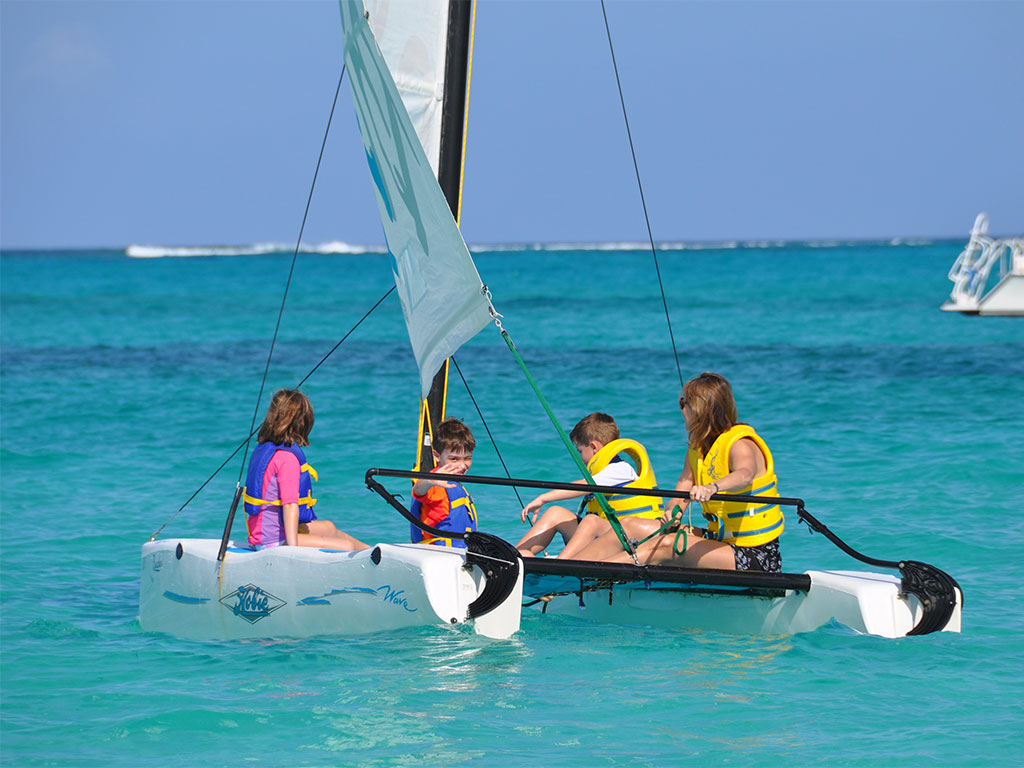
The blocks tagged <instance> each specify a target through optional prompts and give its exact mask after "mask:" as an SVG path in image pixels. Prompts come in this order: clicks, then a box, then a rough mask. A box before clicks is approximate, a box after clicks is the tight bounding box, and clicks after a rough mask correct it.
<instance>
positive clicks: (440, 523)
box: [409, 419, 476, 548]
mask: <svg viewBox="0 0 1024 768" xmlns="http://www.w3.org/2000/svg"><path fill="white" fill-rule="evenodd" d="M431 447H432V452H433V454H434V463H435V464H436V465H437V466H435V467H434V469H432V470H431V472H439V473H441V474H445V475H464V474H466V472H468V471H469V468H470V467H471V466H473V450H474V449H475V448H476V440H475V439H474V438H473V433H472V431H470V429H469V427H467V426H466V425H465V424H463V423H462V422H461V421H459V420H458V419H445V420H444V421H442V422H441V423H440V424H438V426H437V429H436V430H435V432H434V435H433V438H432V446H431ZM410 511H411V512H412V513H413V514H414V515H415V516H416V517H418V518H419V519H420V521H422V522H423V523H424V524H425V525H429V526H431V527H432V528H437V529H440V530H442V531H453V532H457V533H468V532H471V531H475V530H476V507H474V506H473V497H472V496H470V495H469V493H467V492H466V489H465V488H464V487H463V486H462V483H449V482H446V481H444V480H426V479H423V480H417V481H416V483H415V484H414V485H413V487H412V505H411V508H410ZM409 527H410V529H411V534H412V542H413V543H414V544H435V545H437V546H444V547H459V548H465V546H466V543H465V542H464V541H463V540H462V539H455V538H448V537H444V536H436V535H434V534H432V533H428V532H427V531H424V530H421V529H420V528H417V527H416V526H415V525H410V526H409Z"/></svg>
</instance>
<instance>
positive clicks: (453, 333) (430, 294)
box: [139, 0, 963, 639]
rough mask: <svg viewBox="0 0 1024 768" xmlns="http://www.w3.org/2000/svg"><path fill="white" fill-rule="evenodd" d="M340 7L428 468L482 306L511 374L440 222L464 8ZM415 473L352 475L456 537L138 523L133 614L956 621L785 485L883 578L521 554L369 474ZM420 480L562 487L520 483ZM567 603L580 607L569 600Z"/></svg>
mask: <svg viewBox="0 0 1024 768" xmlns="http://www.w3.org/2000/svg"><path fill="white" fill-rule="evenodd" d="M341 15H342V24H343V27H344V33H345V67H346V71H347V73H348V75H349V82H350V85H351V88H352V95H353V101H354V104H355V109H356V113H357V116H358V119H359V127H360V132H361V134H362V138H363V144H364V148H365V150H366V158H367V162H368V165H369V169H370V174H371V176H372V178H373V181H374V187H375V190H376V196H377V202H378V207H379V209H380V214H381V221H382V223H383V226H384V232H385V237H386V240H387V244H388V250H389V253H390V254H391V256H392V268H393V271H394V275H395V282H396V287H397V289H398V293H399V297H400V299H401V303H402V310H403V313H404V315H405V320H406V324H407V327H408V329H409V336H410V342H411V344H412V347H413V351H414V354H415V357H416V361H417V364H418V366H419V371H420V384H421V394H422V395H423V400H422V403H421V409H420V435H421V438H420V447H419V452H420V456H421V461H420V462H419V463H418V465H417V466H418V467H419V466H420V465H422V466H423V467H425V468H429V467H430V466H432V465H431V464H430V463H429V459H427V457H429V455H430V435H431V434H432V433H433V429H434V427H435V426H436V424H437V423H439V421H440V420H441V419H442V418H443V416H444V389H445V386H446V376H447V359H448V358H449V357H450V356H451V355H453V354H454V353H455V352H456V350H458V348H459V347H460V346H461V345H462V344H463V343H464V342H465V341H467V340H468V339H470V338H471V337H473V336H474V335H475V334H476V333H477V332H478V331H480V330H481V329H482V328H483V327H484V326H486V325H487V324H489V323H491V322H492V321H493V322H494V323H495V325H496V327H497V328H498V329H499V330H500V332H501V334H502V337H503V339H504V340H505V341H506V342H507V343H508V346H509V349H510V350H511V351H512V352H513V354H514V356H515V357H516V360H517V361H518V362H519V364H520V365H521V366H523V368H524V371H525V364H523V363H522V359H521V358H520V357H519V355H518V353H517V352H516V350H515V345H514V344H513V343H512V341H511V339H510V337H509V336H508V334H507V332H506V331H505V330H504V328H502V326H501V323H500V317H501V316H500V315H498V314H497V313H496V312H495V310H494V308H493V306H492V304H491V299H490V293H489V291H488V290H487V288H486V287H485V286H484V285H483V284H482V282H481V280H480V277H479V275H478V274H477V271H476V267H475V266H474V264H473V261H472V258H471V257H470V254H469V251H468V249H467V248H466V245H465V243H464V241H463V240H462V236H461V234H460V232H459V229H458V225H457V219H458V207H459V196H460V186H461V175H462V174H461V164H462V144H463V136H462V134H463V126H464V120H465V109H466V93H467V88H468V81H467V60H468V55H469V48H470V45H471V39H472V35H471V32H472V6H471V4H470V3H468V2H460V1H459V0H452V1H451V2H449V1H448V0H438V1H436V2H435V1H432V2H429V3H428V2H426V1H424V2H399V3H390V2H386V1H385V0H378V1H377V2H372V1H371V0H367V1H366V3H365V7H364V2H363V0H341ZM438 276H443V277H442V278H441V279H437V278H438ZM527 377H528V378H530V377H529V375H528V376H527ZM532 383H533V382H532V379H531V384H532ZM538 394H539V392H538ZM542 402H543V400H542ZM545 405H546V404H545ZM552 418H553V417H552ZM563 439H566V438H564V433H563ZM570 452H571V453H572V454H573V455H574V456H575V455H576V454H575V451H571V450H570ZM424 475H425V473H424V472H421V471H412V472H407V471H399V470H389V469H376V468H375V469H370V470H368V471H367V473H366V483H367V486H368V487H369V488H371V489H372V490H374V491H376V492H377V493H378V494H379V495H381V496H382V497H383V498H384V499H385V500H386V501H387V502H388V503H389V504H391V505H392V506H393V507H394V508H395V509H396V510H397V511H398V512H400V513H401V514H402V515H404V516H405V517H407V518H408V519H409V520H410V521H412V522H413V523H414V524H416V525H419V526H420V527H422V528H423V529H424V530H426V531H428V532H429V533H432V534H434V535H440V534H442V533H443V535H444V536H447V537H450V538H464V540H465V543H466V548H465V549H451V548H444V547H437V546H430V545H422V544H385V543H381V544H377V545H376V546H373V547H371V548H369V549H366V550H363V551H360V552H342V551H335V550H319V549H313V548H304V547H274V548H271V549H265V550H260V551H256V550H253V549H252V548H250V547H249V546H248V545H246V544H244V543H243V544H239V543H235V542H231V541H230V532H231V525H232V519H233V515H234V509H235V506H237V498H238V497H237V495H236V504H235V506H233V507H232V512H231V514H230V515H229V519H228V522H227V524H226V526H225V532H224V537H223V539H221V540H216V539H164V540H155V534H154V539H153V540H151V541H149V542H147V543H146V544H144V545H143V548H142V575H141V582H140V606H139V617H140V623H141V625H142V628H143V629H144V630H146V631H157V632H167V633H171V634H176V635H181V636H185V637H192V638H199V639H206V638H209V639H215V638H221V639H231V638H246V637H296V636H309V635H318V634H345V633H366V632H374V631H381V630H390V629H397V628H401V627H409V626H419V625H425V624H443V625H461V624H468V625H469V626H470V627H472V629H473V630H474V631H475V632H477V633H479V634H481V635H485V636H488V637H494V638H507V637H509V636H511V635H512V634H513V633H515V632H516V631H517V630H518V629H519V627H520V617H521V610H522V607H524V604H525V606H533V607H534V608H536V609H538V610H540V611H543V612H546V613H554V612H559V613H572V614H574V615H582V616H585V617H587V618H590V619H597V620H603V621H613V622H623V623H641V624H650V625H661V626H672V627H694V628H709V629H715V630H719V631H725V632H738V633H749V634H788V633H793V632H805V631H811V630H814V629H816V628H818V627H821V626H822V625H824V624H827V623H829V622H831V621H837V622H839V623H841V624H844V625H846V626H848V627H851V628H852V629H854V630H857V631H859V632H865V633H870V634H875V635H880V636H884V637H901V636H904V635H908V634H924V633H928V632H934V631H940V630H942V631H959V629H960V618H961V606H962V603H963V596H962V593H961V590H960V588H959V586H958V585H957V584H956V582H955V581H954V580H953V579H952V578H950V577H949V576H948V575H947V574H945V573H944V572H942V571H940V570H939V569H937V568H934V567H932V566H929V565H927V564H924V563H917V562H912V561H902V562H889V561H883V560H875V559H872V558H867V557H864V556H863V555H860V554H859V553H857V552H855V551H854V550H852V549H850V548H849V547H848V546H846V545H845V544H844V543H843V542H842V541H840V540H839V539H838V538H837V537H835V536H834V535H833V534H832V533H831V532H830V531H829V530H828V529H827V528H826V527H825V526H824V525H822V524H821V523H820V522H818V521H817V520H816V519H815V518H813V517H812V516H811V515H810V514H808V513H807V512H806V510H805V509H804V505H803V502H802V501H801V500H800V499H779V498H773V499H772V502H774V503H778V504H786V505H789V506H792V507H795V508H796V513H797V515H798V516H799V517H800V518H801V519H802V520H803V521H804V522H807V523H808V524H809V525H810V526H811V527H812V529H813V530H815V531H818V532H821V533H823V534H824V535H826V536H827V537H828V538H829V539H830V540H832V541H833V542H834V543H836V544H837V546H839V547H840V548H842V549H843V550H844V551H846V552H847V553H848V554H850V555H851V556H853V557H855V558H857V559H860V560H862V561H864V562H867V563H868V564H871V565H874V566H876V567H880V568H887V569H893V570H896V571H899V573H900V576H896V575H890V574H881V573H865V572H853V571H808V572H807V573H802V574H786V573H781V574H778V573H776V574H767V573H756V572H736V571H712V570H706V569H690V568H679V567H675V566H665V565H661V566H643V565H639V564H637V565H631V564H614V563H602V562H586V561H578V560H557V559H554V558H528V559H527V560H526V561H525V562H524V560H523V559H522V558H520V557H519V555H518V553H517V552H516V550H515V548H514V547H512V546H511V545H510V544H509V543H508V542H505V541H503V540H502V539H500V538H498V537H496V536H491V535H489V534H486V533H482V532H474V533H467V534H464V535H459V534H455V535H454V536H453V534H452V532H441V531H436V530H434V529H431V528H429V527H426V526H423V525H422V524H421V523H420V522H419V520H418V519H417V518H415V517H414V516H413V515H411V514H410V513H409V511H408V510H407V509H406V508H405V507H404V506H403V505H402V503H401V501H400V500H399V499H397V498H396V497H395V496H394V495H393V494H391V493H390V492H389V491H388V490H387V489H386V488H384V486H383V485H382V484H381V483H380V482H379V480H378V479H377V478H379V477H396V478H403V479H404V478H416V477H423V476H424ZM585 476H586V474H585ZM432 477H434V478H438V479H452V480H458V481H460V482H462V483H469V484H473V483H483V484H501V485H512V486H516V487H528V488H544V489H551V488H560V487H566V486H564V485H563V484H560V483H550V482H541V481H535V480H517V479H507V478H500V479H499V478H488V477H476V476H472V477H471V476H458V477H457V476H447V475H438V474H434V475H432ZM403 482H406V481H405V480H403ZM568 487H569V488H570V489H571V490H579V489H580V486H579V485H573V486H568ZM590 490H592V491H593V492H595V494H596V496H597V498H598V499H601V495H602V493H619V494H621V493H623V492H624V491H626V492H633V493H637V494H641V495H648V496H677V497H681V498H685V497H686V494H685V493H676V492H674V491H666V490H660V489H656V490H654V491H650V490H648V491H644V490H636V491H629V490H628V489H622V488H607V487H603V486H596V485H595V486H592V488H591V489H590ZM723 498H734V499H737V500H743V499H750V500H754V499H756V498H757V497H738V496H732V497H726V496H723ZM610 517H611V518H612V519H614V515H611V516H610ZM581 606H585V607H586V608H587V610H586V611H584V612H582V613H581V611H580V607H581Z"/></svg>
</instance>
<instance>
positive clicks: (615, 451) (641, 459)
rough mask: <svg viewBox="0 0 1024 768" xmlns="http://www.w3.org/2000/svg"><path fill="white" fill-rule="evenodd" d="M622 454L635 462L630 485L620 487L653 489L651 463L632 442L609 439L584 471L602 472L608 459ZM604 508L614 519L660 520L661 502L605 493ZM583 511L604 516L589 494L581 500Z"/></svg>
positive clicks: (645, 453)
mask: <svg viewBox="0 0 1024 768" xmlns="http://www.w3.org/2000/svg"><path fill="white" fill-rule="evenodd" d="M620 453H624V454H626V455H627V456H629V457H630V458H631V459H632V460H633V461H634V462H635V463H636V474H637V478H636V480H633V481H632V482H630V483H623V484H622V485H621V486H620V487H623V488H654V487H656V486H657V484H658V481H657V480H655V478H654V470H653V469H652V468H651V460H650V459H649V458H647V451H646V450H645V449H644V447H643V446H642V445H640V443H638V442H637V441H636V440H624V439H620V440H612V441H611V442H610V443H608V445H606V446H604V447H603V448H602V449H601V450H599V451H598V452H597V453H595V454H594V458H592V459H591V460H590V463H589V464H587V471H588V472H590V474H591V475H596V474H597V473H598V472H600V471H601V470H602V469H604V468H605V467H607V466H608V465H609V464H611V462H612V459H614V458H615V457H616V456H618V455H619V454H620ZM605 499H606V500H607V501H608V506H610V507H611V508H612V511H613V512H614V513H615V514H616V515H617V516H626V517H651V518H658V517H661V514H662V507H661V499H660V498H659V497H656V496H630V495H626V494H605ZM584 502H585V503H586V507H587V512H588V513H594V514H597V515H600V516H601V517H607V515H605V513H604V510H603V509H601V505H600V504H599V503H598V501H597V499H596V498H595V497H594V496H593V495H592V494H591V495H590V496H585V497H584Z"/></svg>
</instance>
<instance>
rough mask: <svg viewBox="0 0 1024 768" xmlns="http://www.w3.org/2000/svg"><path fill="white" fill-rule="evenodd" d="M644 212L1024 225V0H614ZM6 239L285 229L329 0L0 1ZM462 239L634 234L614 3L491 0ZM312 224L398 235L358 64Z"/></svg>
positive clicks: (102, 242)
mask: <svg viewBox="0 0 1024 768" xmlns="http://www.w3.org/2000/svg"><path fill="white" fill-rule="evenodd" d="M607 8H608V16H609V21H610V24H611V29H612V35H613V40H614V43H615V47H616V56H617V60H618V64H619V68H620V73H621V76H622V79H623V88H624V90H625V97H626V101H627V108H628V110H629V119H630V127H631V130H632V134H633V140H634V143H635V144H636V147H637V155H638V161H639V164H640V170H641V174H642V179H643V182H644V193H645V196H646V200H647V204H648V209H649V211H650V215H651V224H652V228H653V231H654V236H655V239H656V240H659V241H676V240H685V241H693V240H734V239H737V240H749V239H804V238H810V239H819V238H874V237H894V236H911V237H912V236H925V237H936V236H953V237H964V238H966V235H967V233H968V232H969V229H970V226H971V224H972V223H973V221H974V216H975V215H976V214H977V213H978V212H979V211H982V210H984V211H987V212H988V213H989V216H990V218H991V225H992V231H993V232H994V233H999V234H1020V233H1022V232H1024V193H1022V190H1021V184H1022V179H1024V141H1022V140H1021V135H1022V128H1021V126H1024V46H1021V45H1020V31H1021V30H1022V29H1024V2H998V3H987V2H967V3H959V2H936V3H930V2H912V3H902V2H867V3H842V2H788V3H781V2H752V3H749V2H725V3H691V2H667V1H666V2H647V1H645V0H636V1H635V2H625V1H621V2H617V1H615V0H609V2H608V3H607ZM0 14H2V17H0V34H2V39H0V57H2V59H0V66H2V69H0V74H2V84H0V99H2V103H0V144H2V147H0V149H2V154H0V213H2V218H0V244H2V246H3V247H5V248H21V247H103V246H110V247H123V246H126V245H129V244H133V243H134V244H152V245H217V244H248V243H256V242H275V243H294V242H295V239H296V237H297V235H298V232H299V226H300V224H301V220H302V214H303V209H304V207H305V203H306V196H307V194H308V191H309V185H310V182H311V179H312V174H313V170H314V167H315V163H316V159H317V155H318V152H319V148H320V142H321V139H322V136H323V131H324V128H325V126H326V121H327V117H328V113H329V110H330V105H331V99H332V97H333V93H334V88H335V85H336V83H337V77H338V74H339V72H340V68H341V61H342V52H341V49H340V46H341V30H340V21H339V13H338V9H337V6H336V5H335V3H333V2H289V3H281V2H270V1H265V2H241V1H239V2H202V3H201V2H92V1H90V0H81V1H80V2H73V3H63V2H23V1H22V0H2V2H0ZM470 110H471V112H470V119H469V133H468V145H467V150H466V178H465V185H464V196H463V216H462V226H463V232H464V234H465V237H466V240H467V241H468V242H470V243H507V242H580V241H582V242H594V241H643V240H645V239H646V236H647V234H646V227H645V224H644V219H643V211H642V208H641V206H640V198H639V194H638V192H637V188H636V182H635V179H634V175H633V165H632V160H631V158H630V154H629V145H628V142H627V139H626V132H625V129H624V126H623V122H622V116H621V112H620V106H619V100H618V93H617V91H616V87H615V80H614V74H613V71H612V67H611V59H610V56H609V53H608V44H607V39H606V37H605V32H604V24H603V20H602V15H601V7H600V3H599V2H597V0H574V1H572V2H557V1H554V2H538V1H536V0H533V1H530V0H522V1H515V2H514V1H512V0H481V1H480V2H479V3H478V6H477V21H476V39H475V49H474V69H473V81H472V89H471V93H470ZM304 240H305V242H308V243H323V242H327V241H333V240H343V241H346V242H349V243H357V244H377V243H381V242H382V241H383V238H382V234H381V228H380V224H379V221H378V217H377V211H376V204H375V202H374V198H373V194H372V188H371V186H370V179H369V174H368V172H367V169H366V164H365V160H364V158H363V156H362V151H361V145H360V142H359V139H358V135H357V128H356V125H355V119H354V116H353V113H352V106H351V99H350V96H349V93H348V85H347V84H345V85H344V87H343V90H342V98H341V101H340V104H339V109H338V112H337V113H336V115H335V120H334V125H333V127H332V131H331V137H330V140H329V142H328V147H327V152H326V155H325V158H324V166H323V168H322V170H321V175H320V180H319V182H318V185H317V190H316V193H315V197H314V202H313V206H312V208H311V211H310V218H309V222H308V224H307V227H306V234H305V237H304Z"/></svg>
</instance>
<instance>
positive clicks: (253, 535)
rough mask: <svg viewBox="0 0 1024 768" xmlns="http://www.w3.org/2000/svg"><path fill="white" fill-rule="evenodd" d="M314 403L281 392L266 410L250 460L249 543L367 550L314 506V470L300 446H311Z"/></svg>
mask: <svg viewBox="0 0 1024 768" xmlns="http://www.w3.org/2000/svg"><path fill="white" fill-rule="evenodd" d="M312 429H313V405H312V403H310V402H309V398H307V397H306V396H305V395H304V394H302V393H301V392H300V391H298V390H297V389H279V390H278V391H277V392H275V393H274V397H273V398H272V399H271V401H270V406H269V407H268V408H267V416H266V418H265V419H264V420H263V424H262V425H261V426H260V431H259V434H258V436H257V439H258V440H259V445H257V446H256V449H255V450H254V451H253V453H252V458H251V459H250V460H249V471H248V473H247V475H246V478H245V490H244V492H243V495H242V499H243V501H244V502H245V511H246V526H247V527H248V529H249V544H251V545H252V546H253V547H255V548H256V549H266V548H268V547H276V546H279V545H281V544H287V545H289V546H292V547H295V546H300V547H320V548H323V549H345V550H356V549H366V548H367V545H366V544H364V543H363V542H361V541H359V540H358V539H356V538H353V537H352V536H349V535H348V534H346V533H343V532H341V531H339V530H338V529H337V528H336V527H335V526H334V523H332V522H331V521H330V520H320V519H318V518H317V516H316V513H315V512H313V507H314V506H315V505H316V499H315V498H314V497H313V481H314V480H316V479H317V474H316V470H315V469H313V467H312V466H310V465H309V463H307V462H306V454H305V453H304V452H303V450H302V448H301V447H300V446H304V445H309V433H310V431H311V430H312Z"/></svg>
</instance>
